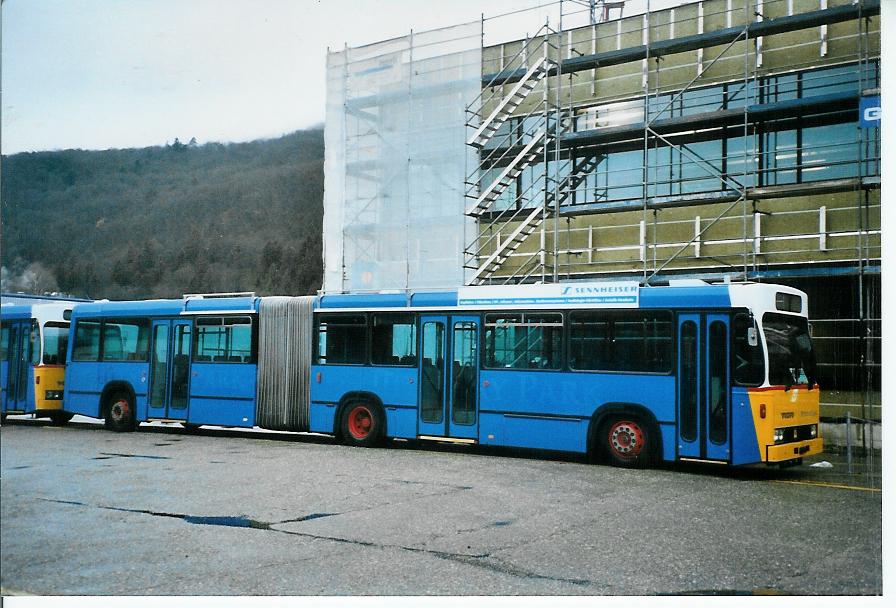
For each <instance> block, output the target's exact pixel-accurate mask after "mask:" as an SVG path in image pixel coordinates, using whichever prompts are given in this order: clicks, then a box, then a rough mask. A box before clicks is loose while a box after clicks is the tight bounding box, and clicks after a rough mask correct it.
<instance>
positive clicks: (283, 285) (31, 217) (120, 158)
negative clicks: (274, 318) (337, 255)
mask: <svg viewBox="0 0 896 608" xmlns="http://www.w3.org/2000/svg"><path fill="white" fill-rule="evenodd" d="M323 159H324V142H323V131H322V130H320V129H315V130H308V131H299V132H296V133H292V134H290V135H286V136H284V137H281V138H278V139H271V140H263V141H254V142H249V143H239V144H216V143H209V144H204V145H195V142H193V141H191V142H190V144H182V143H180V142H179V141H177V140H175V143H174V144H171V145H168V146H164V147H158V146H157V147H152V148H142V149H128V150H106V151H85V150H64V151H61V152H35V153H23V154H15V155H11V156H6V157H3V159H2V160H3V164H2V193H0V194H2V231H3V232H2V239H3V240H2V265H3V291H10V290H15V291H18V290H23V291H32V292H48V291H62V292H65V293H68V294H70V295H82V296H89V297H91V298H110V299H122V298H150V297H180V296H181V295H182V294H184V293H198V292H220V291H255V292H258V293H259V294H285V295H301V294H307V293H312V292H313V291H314V290H316V289H317V288H319V287H320V282H321V276H322V269H321V266H322V264H321V227H322V217H323V204H322V200H323V181H324V180H323Z"/></svg>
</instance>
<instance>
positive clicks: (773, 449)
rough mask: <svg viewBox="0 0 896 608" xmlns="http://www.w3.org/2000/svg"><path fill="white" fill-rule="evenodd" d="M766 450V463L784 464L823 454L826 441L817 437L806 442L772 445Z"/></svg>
mask: <svg viewBox="0 0 896 608" xmlns="http://www.w3.org/2000/svg"><path fill="white" fill-rule="evenodd" d="M765 449H766V454H767V456H766V462H784V461H787V460H794V459H796V458H804V457H806V456H814V455H815V454H821V452H822V450H823V449H824V441H822V439H821V437H816V438H815V439H807V440H805V441H794V442H793V443H783V444H781V445H770V446H766V448H765Z"/></svg>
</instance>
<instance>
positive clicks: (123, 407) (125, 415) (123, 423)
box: [106, 393, 137, 433]
mask: <svg viewBox="0 0 896 608" xmlns="http://www.w3.org/2000/svg"><path fill="white" fill-rule="evenodd" d="M106 428H107V429H109V430H110V431H115V432H117V433H124V432H128V431H133V430H134V429H136V428H137V419H136V417H135V416H134V402H133V399H131V396H130V395H128V394H127V393H115V394H114V395H112V397H111V398H110V399H109V404H108V406H107V407H106Z"/></svg>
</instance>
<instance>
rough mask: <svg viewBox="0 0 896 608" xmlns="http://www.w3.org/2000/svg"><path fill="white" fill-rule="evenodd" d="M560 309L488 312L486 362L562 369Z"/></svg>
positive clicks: (522, 366) (489, 364) (493, 364)
mask: <svg viewBox="0 0 896 608" xmlns="http://www.w3.org/2000/svg"><path fill="white" fill-rule="evenodd" d="M562 334H563V316H562V315H561V314H560V313H500V314H490V315H486V316H485V366H486V367H491V368H505V369H560V365H561V351H562V348H561V344H562Z"/></svg>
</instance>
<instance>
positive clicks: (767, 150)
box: [481, 61, 880, 211]
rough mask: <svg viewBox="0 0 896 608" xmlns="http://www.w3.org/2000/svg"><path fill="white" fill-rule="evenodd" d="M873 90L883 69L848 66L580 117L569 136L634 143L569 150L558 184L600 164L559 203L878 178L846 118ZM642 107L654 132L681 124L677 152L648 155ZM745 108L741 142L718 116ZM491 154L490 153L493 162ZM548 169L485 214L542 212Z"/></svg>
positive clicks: (870, 149) (651, 150)
mask: <svg viewBox="0 0 896 608" xmlns="http://www.w3.org/2000/svg"><path fill="white" fill-rule="evenodd" d="M879 84H880V79H879V64H878V62H876V61H874V62H869V63H868V64H866V65H865V69H864V71H863V70H862V69H860V67H859V65H858V64H848V65H841V66H835V67H829V68H822V69H814V70H805V71H800V72H793V73H788V74H782V75H776V76H766V77H763V78H757V79H755V80H750V81H746V82H744V81H738V82H733V83H727V84H722V85H715V86H711V87H703V88H696V89H693V90H686V91H684V92H683V93H680V94H664V95H653V96H650V97H648V98H647V100H646V103H645V100H644V99H643V98H642V99H634V100H630V101H623V102H614V103H610V104H603V105H597V106H592V107H584V108H578V109H577V110H576V111H575V117H574V120H573V129H574V131H575V132H578V133H584V132H587V133H588V134H589V135H595V136H599V135H600V134H601V132H602V131H603V130H606V129H617V130H618V129H620V128H625V127H630V128H631V129H632V135H631V137H616V136H615V135H609V134H608V135H607V136H606V138H605V139H606V141H607V143H600V144H596V145H588V146H583V147H581V148H577V149H572V150H567V151H565V152H564V156H565V159H566V160H565V162H564V163H563V165H562V166H561V168H560V169H561V170H560V172H559V175H558V179H559V180H560V183H565V181H564V180H565V178H566V177H567V176H568V174H569V167H570V163H572V166H576V167H580V166H587V163H585V162H584V161H587V160H588V159H589V158H591V159H596V161H597V162H596V163H593V166H588V170H587V171H579V172H577V173H574V174H573V179H572V180H570V182H569V185H568V187H569V186H571V187H570V188H569V189H570V190H571V191H572V192H571V194H572V196H567V197H566V198H565V199H564V201H563V204H564V205H567V206H568V205H582V204H587V205H594V204H598V205H599V204H600V203H608V202H618V201H630V200H640V199H641V198H642V197H643V196H644V189H645V188H646V191H647V196H648V198H654V197H669V196H687V195H698V194H699V195H705V194H712V193H722V192H731V191H737V190H739V189H740V188H741V187H762V186H782V185H790V184H799V183H807V182H818V181H825V180H834V179H844V178H855V177H862V176H868V175H878V174H879V172H880V164H879V161H880V143H879V141H880V135H879V132H878V130H876V129H873V130H864V131H868V132H867V133H866V132H863V130H861V129H860V128H859V124H858V113H857V111H856V110H853V109H849V108H850V106H849V103H850V102H849V99H848V98H849V97H850V96H853V97H855V98H857V96H858V95H859V93H860V90H863V89H867V88H871V87H876V86H879ZM813 98H814V99H813ZM801 100H804V101H805V102H806V104H803V106H802V108H804V109H794V108H793V107H792V104H793V103H794V102H796V103H799V102H800V101H801ZM844 100H845V101H844ZM828 102H830V103H833V104H834V105H829V103H828ZM781 104H784V105H781ZM838 104H839V105H838ZM645 106H646V109H647V112H648V117H649V119H650V120H651V121H654V122H653V123H652V124H653V125H661V124H663V121H681V125H682V126H681V128H680V129H677V128H676V129H673V130H672V131H673V132H672V133H671V134H666V135H664V138H665V139H667V140H668V141H670V142H671V143H673V144H674V145H673V146H670V145H668V143H667V142H665V141H663V140H662V139H660V138H651V139H650V140H649V142H648V146H647V149H646V150H645V146H644V145H643V137H642V136H641V135H638V134H637V133H636V132H637V131H638V130H640V129H643V125H644V112H645ZM745 106H746V107H748V108H749V112H750V113H751V115H753V119H752V121H751V122H750V123H749V124H748V125H747V129H746V130H747V133H746V135H745V133H744V130H745V129H744V125H743V123H742V122H740V123H739V124H738V123H737V121H736V120H735V119H731V120H729V121H728V122H725V121H724V120H719V119H718V117H717V116H715V115H717V114H718V113H719V112H724V111H730V110H742V109H743V108H744V107H745ZM844 108H846V109H844ZM735 118H736V117H735ZM531 120H532V118H531V117H530V118H517V119H512V120H511V121H508V123H505V124H506V125H507V126H502V129H503V132H504V134H505V137H495V138H494V139H493V140H492V141H493V142H496V145H515V146H519V145H522V144H523V143H525V142H526V141H527V137H528V135H527V134H531V131H532V127H531V125H529V122H530V121H531ZM689 120H700V121H703V120H705V121H706V122H705V123H704V122H700V123H699V124H696V123H690V122H689ZM732 121H733V124H732ZM676 124H677V123H676ZM610 133H612V132H610ZM632 137H638V138H641V141H640V142H638V141H636V140H634V141H633V140H632ZM617 140H619V141H617ZM502 142H504V143H502ZM496 152H497V150H492V151H490V153H491V154H495V155H496V156H497V154H496ZM645 152H646V157H647V158H646V163H645V162H644V156H645ZM507 156H508V157H509V158H512V155H507ZM859 159H861V160H859ZM645 167H646V171H645ZM544 169H545V165H544V163H534V164H532V165H531V166H529V167H527V168H526V169H525V171H523V173H522V175H521V176H520V177H519V178H518V179H517V180H516V181H515V183H513V184H511V185H510V187H508V188H507V189H506V190H505V191H504V192H503V193H502V194H501V196H500V197H499V198H498V200H497V202H496V203H495V204H494V205H493V206H492V207H491V209H490V210H492V211H502V210H505V209H507V208H511V207H512V208H518V207H533V206H535V205H539V204H541V202H542V200H541V199H540V192H539V190H540V189H541V187H540V184H538V183H536V182H544V179H545V173H547V176H548V177H549V178H550V179H553V178H554V176H555V170H554V168H553V167H552V166H550V165H549V166H548V171H547V172H545V170H544ZM500 172H501V168H500V167H495V168H492V169H490V170H488V171H487V172H485V173H484V174H483V175H482V179H481V181H482V184H483V187H487V186H488V185H489V184H491V183H492V182H493V181H494V179H495V178H496V177H497V176H498V175H499V174H500ZM645 173H646V174H645Z"/></svg>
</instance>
